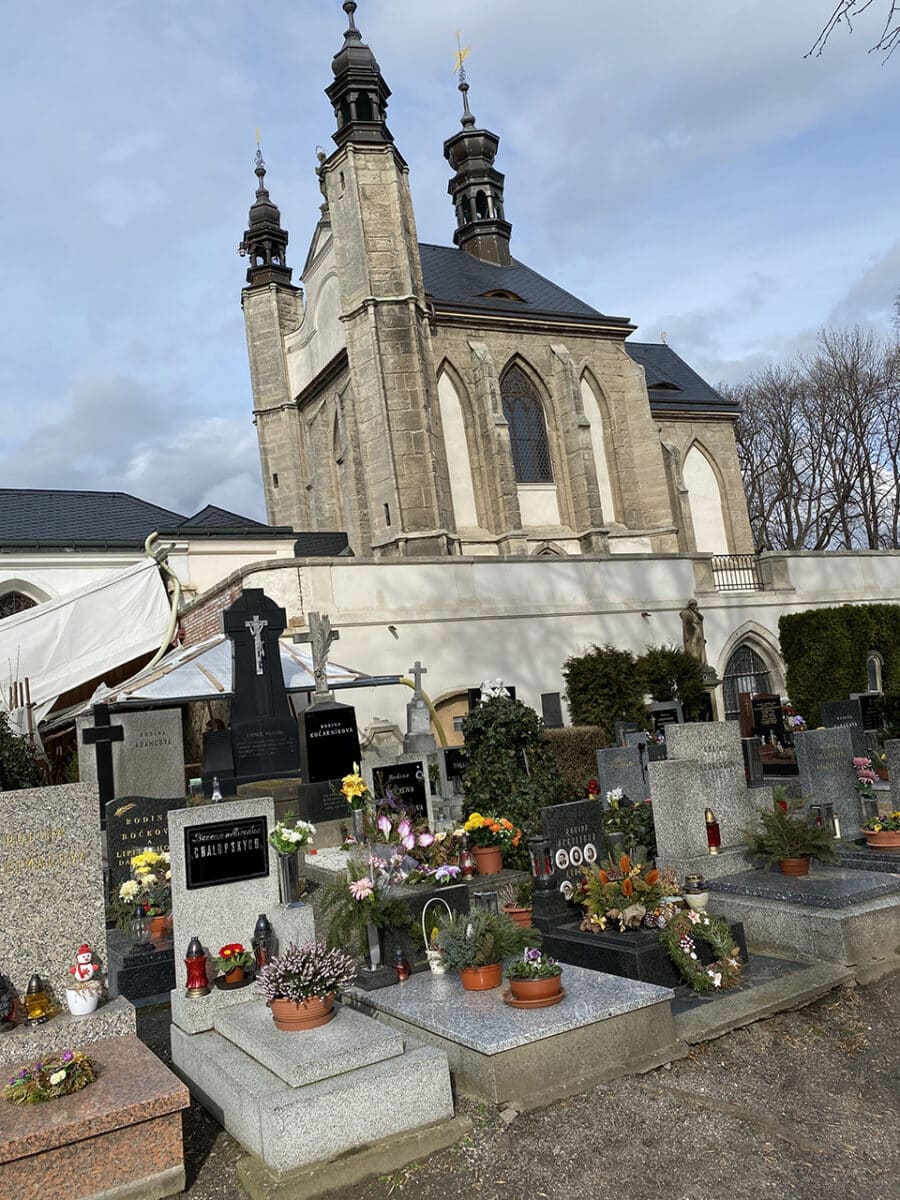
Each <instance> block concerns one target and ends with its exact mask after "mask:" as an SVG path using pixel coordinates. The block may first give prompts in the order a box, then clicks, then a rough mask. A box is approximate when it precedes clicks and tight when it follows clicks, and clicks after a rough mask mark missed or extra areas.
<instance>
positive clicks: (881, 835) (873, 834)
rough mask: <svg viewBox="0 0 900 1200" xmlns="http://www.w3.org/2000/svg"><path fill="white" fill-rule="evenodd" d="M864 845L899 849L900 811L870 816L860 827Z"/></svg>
mask: <svg viewBox="0 0 900 1200" xmlns="http://www.w3.org/2000/svg"><path fill="white" fill-rule="evenodd" d="M862 831H863V833H864V834H865V835H866V845H867V846H875V847H877V848H880V849H882V850H900V811H898V812H890V813H886V814H885V815H884V816H883V817H870V818H869V819H868V821H866V823H865V825H863V827H862Z"/></svg>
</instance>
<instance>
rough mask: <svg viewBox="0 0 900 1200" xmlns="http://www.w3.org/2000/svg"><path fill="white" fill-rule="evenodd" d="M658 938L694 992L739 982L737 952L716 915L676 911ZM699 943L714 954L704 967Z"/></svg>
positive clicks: (739, 962)
mask: <svg viewBox="0 0 900 1200" xmlns="http://www.w3.org/2000/svg"><path fill="white" fill-rule="evenodd" d="M659 940H660V941H661V942H662V944H663V945H664V946H665V948H666V950H667V951H668V953H669V957H670V958H671V960H672V962H673V963H674V964H675V967H676V969H677V970H678V972H679V973H680V974H681V977H682V978H683V979H684V981H685V983H687V984H689V986H690V987H691V988H693V990H694V991H695V992H710V991H720V990H724V989H725V988H730V987H734V986H735V984H737V983H739V982H740V976H741V966H742V964H741V959H740V952H739V950H738V947H737V946H736V945H735V944H734V938H733V937H732V935H731V930H730V929H729V928H728V926H727V925H726V924H725V922H724V921H720V920H719V919H718V918H717V917H711V916H709V914H708V913H705V912H694V911H691V912H681V913H678V915H677V916H675V917H673V919H672V920H671V921H670V922H669V923H668V925H667V926H666V927H665V929H663V930H662V931H661V932H660V935H659ZM698 942H702V943H703V944H704V945H707V946H709V947H710V948H711V949H712V952H713V953H714V954H715V956H716V957H715V960H714V961H713V962H711V963H709V965H707V966H704V964H703V963H701V961H700V956H699V954H698V953H697V943H698Z"/></svg>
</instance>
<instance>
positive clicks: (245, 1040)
mask: <svg viewBox="0 0 900 1200" xmlns="http://www.w3.org/2000/svg"><path fill="white" fill-rule="evenodd" d="M215 1029H216V1032H217V1033H221V1034H222V1036H223V1037H225V1038H227V1039H228V1041H229V1042H232V1043H233V1044H234V1045H235V1046H237V1047H238V1049H240V1050H243V1051H244V1052H245V1053H247V1054H249V1055H250V1056H251V1058H255V1059H256V1061H257V1062H258V1063H261V1064H262V1066H264V1067H266V1068H267V1069H268V1070H269V1071H272V1072H273V1073H274V1074H275V1075H277V1076H278V1078H279V1079H283V1080H284V1082H285V1083H286V1084H288V1085H289V1086H290V1087H293V1088H298V1087H303V1086H304V1085H305V1084H309V1083H318V1082H319V1081H320V1080H322V1079H331V1078H332V1077H333V1076H335V1075H343V1074H344V1073H345V1072H347V1071H356V1070H358V1069H359V1068H360V1067H368V1066H371V1065H372V1064H373V1063H379V1062H384V1061H385V1060H386V1059H388V1058H396V1057H397V1055H399V1054H402V1053H403V1038H402V1037H400V1035H399V1034H398V1033H396V1032H394V1031H392V1030H389V1029H385V1028H383V1027H382V1026H379V1025H375V1024H373V1022H372V1021H370V1020H368V1019H367V1018H366V1017H363V1016H361V1015H360V1014H359V1013H356V1012H353V1011H352V1010H351V1009H347V1008H344V1007H339V1008H338V1010H337V1015H336V1016H335V1018H334V1020H333V1021H330V1022H329V1023H328V1024H327V1025H323V1026H321V1027H320V1028H319V1029H317V1030H316V1031H315V1035H314V1036H313V1037H303V1036H302V1035H301V1036H299V1037H298V1036H297V1034H296V1033H286V1032H284V1031H283V1030H280V1029H276V1028H275V1022H274V1021H273V1020H272V1014H271V1012H270V1011H269V1009H268V1008H267V1007H266V1006H265V1005H264V1004H261V1003H259V1001H258V1000H257V1003H255V1004H240V1005H237V1006H235V1007H234V1008H226V1009H223V1010H222V1011H221V1012H219V1013H217V1014H216V1020H215Z"/></svg>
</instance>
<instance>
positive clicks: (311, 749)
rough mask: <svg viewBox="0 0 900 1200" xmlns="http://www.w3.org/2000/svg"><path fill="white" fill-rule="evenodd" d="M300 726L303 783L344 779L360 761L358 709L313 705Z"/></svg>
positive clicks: (333, 703)
mask: <svg viewBox="0 0 900 1200" xmlns="http://www.w3.org/2000/svg"><path fill="white" fill-rule="evenodd" d="M299 725H300V755H301V766H300V771H301V774H302V776H303V782H304V783H326V782H327V781H328V780H330V779H343V777H344V776H345V775H349V774H350V772H351V771H352V770H353V764H354V763H358V762H359V761H360V753H359V730H358V729H357V727H356V709H355V708H354V707H353V706H352V705H351V704H337V703H336V702H329V703H325V704H314V705H312V706H311V707H310V708H307V709H306V710H305V711H304V712H302V713H301V714H300V719H299ZM345 803H346V802H345Z"/></svg>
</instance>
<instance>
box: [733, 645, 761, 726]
mask: <svg viewBox="0 0 900 1200" xmlns="http://www.w3.org/2000/svg"><path fill="white" fill-rule="evenodd" d="M770 676H771V672H770V671H769V668H768V666H767V665H766V663H765V662H764V661H763V659H762V657H761V656H760V655H759V654H757V652H756V651H755V650H754V649H753V647H752V646H749V645H748V644H747V643H746V642H743V643H742V644H741V645H740V646H738V647H737V649H736V650H735V652H734V653H733V654H732V656H731V658H729V660H728V665H727V666H726V667H725V674H724V675H723V676H722V693H723V699H724V701H725V720H726V721H736V720H737V718H738V716H739V715H740V710H741V705H740V701H739V700H738V696H739V695H740V693H741V692H749V693H750V694H751V695H753V694H754V693H756V692H768V691H770V690H771V681H770Z"/></svg>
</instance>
